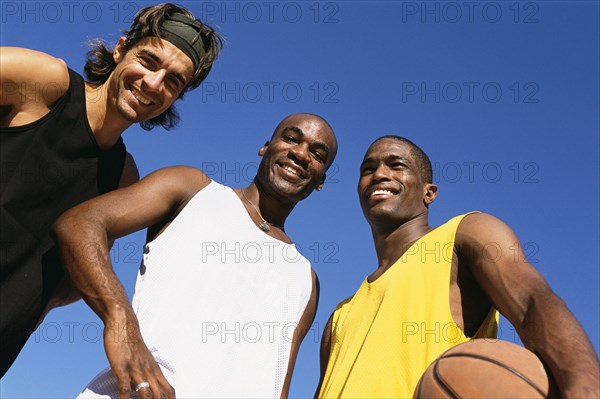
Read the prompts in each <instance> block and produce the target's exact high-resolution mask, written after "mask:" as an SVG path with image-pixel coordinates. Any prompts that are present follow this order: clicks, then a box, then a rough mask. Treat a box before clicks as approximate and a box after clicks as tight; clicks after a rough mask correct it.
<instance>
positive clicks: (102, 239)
mask: <svg viewBox="0 0 600 399" xmlns="http://www.w3.org/2000/svg"><path fill="white" fill-rule="evenodd" d="M53 235H54V238H55V240H56V241H57V244H58V247H59V251H60V254H61V258H62V261H63V265H64V268H65V270H66V272H67V274H68V275H69V277H70V278H71V281H72V283H73V286H74V287H75V289H77V291H79V293H80V294H81V297H82V298H83V299H84V301H85V302H86V303H87V304H88V305H89V306H90V308H92V310H93V311H94V312H95V313H96V314H97V315H98V316H99V317H100V319H102V321H103V322H104V324H105V326H106V327H111V328H112V327H115V326H117V325H118V324H119V323H127V322H131V320H132V317H131V316H133V309H132V308H131V305H130V303H129V299H128V297H127V294H126V293H125V290H124V289H123V286H122V285H121V283H120V282H119V280H118V278H117V276H116V275H115V273H114V271H113V269H112V264H111V261H110V254H109V244H108V237H107V234H106V229H105V228H104V227H103V225H102V223H101V222H99V221H95V220H93V219H91V218H89V217H85V218H84V217H82V216H80V212H68V213H66V214H65V215H63V216H62V217H61V218H60V219H59V220H58V221H57V222H56V223H55V224H54V226H53ZM133 319H134V320H135V317H133ZM136 324H137V323H136Z"/></svg>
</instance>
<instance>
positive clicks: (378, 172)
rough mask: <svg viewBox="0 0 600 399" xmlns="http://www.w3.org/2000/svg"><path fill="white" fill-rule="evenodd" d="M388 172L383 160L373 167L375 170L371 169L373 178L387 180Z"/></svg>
mask: <svg viewBox="0 0 600 399" xmlns="http://www.w3.org/2000/svg"><path fill="white" fill-rule="evenodd" d="M388 172H389V169H388V167H387V166H386V165H385V164H384V163H383V162H380V163H379V165H377V168H375V170H374V171H373V180H376V181H381V180H389V174H388Z"/></svg>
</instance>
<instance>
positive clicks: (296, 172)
mask: <svg viewBox="0 0 600 399" xmlns="http://www.w3.org/2000/svg"><path fill="white" fill-rule="evenodd" d="M283 169H285V170H287V171H288V172H290V173H293V174H295V175H296V176H299V175H300V174H299V173H298V171H297V170H296V169H294V168H292V167H290V166H287V165H285V166H284V167H283Z"/></svg>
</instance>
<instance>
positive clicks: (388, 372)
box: [318, 215, 498, 398]
mask: <svg viewBox="0 0 600 399" xmlns="http://www.w3.org/2000/svg"><path fill="white" fill-rule="evenodd" d="M465 216H466V215H461V216H457V217H455V218H453V219H451V220H450V221H448V222H447V223H445V224H443V225H442V226H440V227H438V228H436V229H434V230H432V231H430V232H429V233H427V234H426V235H424V236H423V237H421V238H420V239H419V240H418V241H416V242H415V243H414V244H413V245H412V246H411V247H410V248H409V249H408V250H407V251H406V252H405V253H404V255H402V257H400V258H399V259H398V260H397V261H396V263H394V265H392V266H391V267H390V268H389V269H388V270H386V271H385V272H384V273H383V274H382V275H381V276H379V278H378V279H377V280H375V281H374V282H373V283H369V282H368V281H367V279H365V280H364V281H363V283H362V285H361V286H360V288H359V289H358V291H357V292H356V294H355V295H354V296H352V297H350V298H348V299H347V300H345V301H344V302H342V303H340V304H339V305H338V306H337V308H336V310H335V312H334V314H333V319H332V332H331V349H330V356H329V363H328V365H327V369H326V371H325V377H324V379H323V384H322V386H321V390H320V391H319V395H318V396H319V397H320V398H412V395H413V391H414V389H415V387H416V385H417V382H418V381H419V378H421V375H422V374H423V372H424V371H425V369H426V368H427V366H429V364H430V363H431V362H432V361H433V360H435V359H436V358H437V357H438V356H439V355H440V354H441V353H442V352H444V351H445V350H446V349H449V348H451V347H452V346H454V345H457V344H459V343H462V342H465V341H468V340H469V339H471V338H468V337H466V336H465V334H464V333H463V332H462V330H461V329H460V328H459V327H458V326H457V325H456V323H455V322H454V320H453V318H452V315H451V313H450V304H449V297H450V267H451V263H452V255H453V251H454V238H455V235H456V229H457V227H458V224H459V223H460V221H461V220H462V219H463V217H465ZM497 330H498V312H497V311H496V310H495V309H491V310H490V313H489V314H488V315H487V317H486V319H485V320H484V322H483V323H482V325H481V326H480V327H479V330H478V331H477V333H476V334H475V336H474V337H472V338H484V337H489V338H492V337H496V334H497Z"/></svg>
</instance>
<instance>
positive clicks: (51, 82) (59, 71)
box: [0, 47, 69, 126]
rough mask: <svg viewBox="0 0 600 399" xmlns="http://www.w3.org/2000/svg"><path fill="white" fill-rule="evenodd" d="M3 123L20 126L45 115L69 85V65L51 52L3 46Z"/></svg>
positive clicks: (0, 102)
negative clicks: (50, 53)
mask: <svg viewBox="0 0 600 399" xmlns="http://www.w3.org/2000/svg"><path fill="white" fill-rule="evenodd" d="M0 69H1V70H2V74H1V75H0V76H1V77H0V106H2V108H3V110H2V114H1V115H2V120H1V122H2V123H1V125H2V126H21V125H25V124H27V123H30V122H33V121H35V120H38V119H39V118H41V117H42V116H44V115H45V114H46V113H48V111H49V110H50V108H51V107H52V105H53V104H54V103H55V102H56V101H58V99H60V98H61V97H62V96H63V95H64V94H65V93H66V92H67V89H68V87H69V73H68V70H67V65H66V64H65V62H64V61H63V60H61V59H58V58H55V57H53V56H51V55H48V54H45V53H42V52H39V51H35V50H29V49H24V48H18V47H0Z"/></svg>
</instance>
